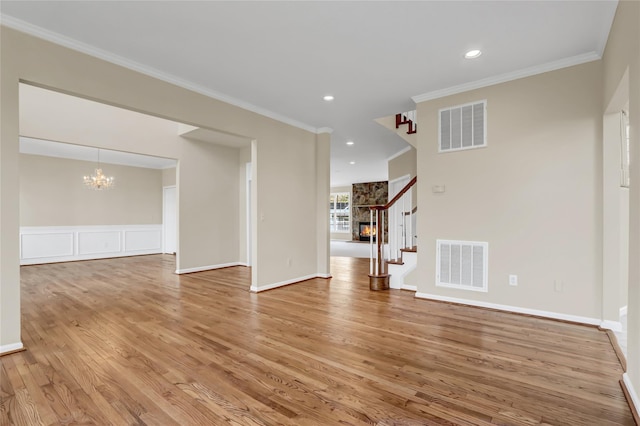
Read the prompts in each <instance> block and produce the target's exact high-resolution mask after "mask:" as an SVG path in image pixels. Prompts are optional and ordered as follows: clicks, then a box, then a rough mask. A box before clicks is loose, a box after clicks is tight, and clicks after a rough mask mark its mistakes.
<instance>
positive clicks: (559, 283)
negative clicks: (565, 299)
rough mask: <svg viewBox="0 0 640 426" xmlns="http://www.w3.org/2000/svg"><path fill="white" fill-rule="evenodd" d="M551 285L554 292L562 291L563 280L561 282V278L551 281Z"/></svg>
mask: <svg viewBox="0 0 640 426" xmlns="http://www.w3.org/2000/svg"><path fill="white" fill-rule="evenodd" d="M553 287H554V289H555V291H556V292H558V293H562V292H563V291H564V282H562V280H555V281H554V282H553Z"/></svg>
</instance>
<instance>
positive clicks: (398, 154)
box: [387, 145, 412, 161]
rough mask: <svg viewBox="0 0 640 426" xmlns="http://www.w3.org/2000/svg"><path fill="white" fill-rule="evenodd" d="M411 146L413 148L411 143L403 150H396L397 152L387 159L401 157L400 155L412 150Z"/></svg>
mask: <svg viewBox="0 0 640 426" xmlns="http://www.w3.org/2000/svg"><path fill="white" fill-rule="evenodd" d="M411 148H412V146H411V145H409V146H407V147H405V148H403V149H402V150H400V151H398V152H396V153H395V154H393V155H392V156H391V157H389V158H387V161H391V160H393V159H394V158H398V157H400V156H401V155H402V154H404V153H405V152H409V151H411Z"/></svg>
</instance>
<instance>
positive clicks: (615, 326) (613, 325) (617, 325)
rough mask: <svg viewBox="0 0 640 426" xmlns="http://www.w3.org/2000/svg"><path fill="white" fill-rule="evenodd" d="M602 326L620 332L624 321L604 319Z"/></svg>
mask: <svg viewBox="0 0 640 426" xmlns="http://www.w3.org/2000/svg"><path fill="white" fill-rule="evenodd" d="M600 328H604V329H606V330H611V331H617V332H620V331H622V323H621V322H620V321H609V320H602V322H601V323H600Z"/></svg>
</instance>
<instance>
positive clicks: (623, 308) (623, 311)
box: [620, 305, 627, 317]
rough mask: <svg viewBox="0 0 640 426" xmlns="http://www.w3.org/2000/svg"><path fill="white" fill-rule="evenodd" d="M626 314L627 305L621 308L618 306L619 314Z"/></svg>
mask: <svg viewBox="0 0 640 426" xmlns="http://www.w3.org/2000/svg"><path fill="white" fill-rule="evenodd" d="M625 315H627V306H626V305H625V306H623V307H622V308H620V316H621V317H623V316H625Z"/></svg>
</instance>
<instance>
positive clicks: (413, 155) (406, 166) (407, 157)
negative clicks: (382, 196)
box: [388, 146, 418, 182]
mask: <svg viewBox="0 0 640 426" xmlns="http://www.w3.org/2000/svg"><path fill="white" fill-rule="evenodd" d="M409 148H410V149H409V150H408V151H407V152H405V153H403V154H401V155H399V156H397V157H395V158H392V159H391V160H389V165H388V168H389V182H392V181H394V180H396V179H399V178H401V177H403V176H407V175H409V176H410V177H411V178H414V177H415V176H416V175H417V173H418V164H417V151H416V149H415V148H414V147H412V146H411V147H409Z"/></svg>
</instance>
